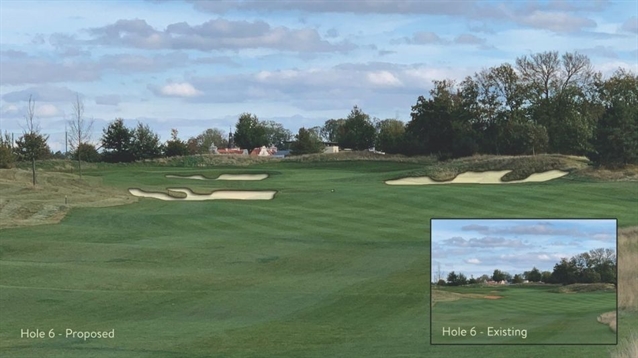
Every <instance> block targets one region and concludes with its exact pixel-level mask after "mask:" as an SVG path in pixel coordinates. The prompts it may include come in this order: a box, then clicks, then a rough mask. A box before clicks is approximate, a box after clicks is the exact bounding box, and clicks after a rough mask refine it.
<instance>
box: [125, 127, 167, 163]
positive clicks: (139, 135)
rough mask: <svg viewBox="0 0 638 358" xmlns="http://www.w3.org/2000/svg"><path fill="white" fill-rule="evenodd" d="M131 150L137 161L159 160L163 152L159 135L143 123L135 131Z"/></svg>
mask: <svg viewBox="0 0 638 358" xmlns="http://www.w3.org/2000/svg"><path fill="white" fill-rule="evenodd" d="M131 149H132V152H133V156H134V158H135V159H136V160H142V159H152V158H159V157H161V156H162V151H163V150H162V149H163V148H162V146H161V144H160V138H159V136H158V135H157V133H155V132H153V130H152V129H151V128H150V127H149V126H148V125H147V124H146V125H145V124H142V123H138V124H137V128H135V129H134V130H133V141H132V145H131Z"/></svg>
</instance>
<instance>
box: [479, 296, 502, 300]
mask: <svg viewBox="0 0 638 358" xmlns="http://www.w3.org/2000/svg"><path fill="white" fill-rule="evenodd" d="M483 298H487V299H488V300H500V299H501V298H503V296H484V297H483Z"/></svg>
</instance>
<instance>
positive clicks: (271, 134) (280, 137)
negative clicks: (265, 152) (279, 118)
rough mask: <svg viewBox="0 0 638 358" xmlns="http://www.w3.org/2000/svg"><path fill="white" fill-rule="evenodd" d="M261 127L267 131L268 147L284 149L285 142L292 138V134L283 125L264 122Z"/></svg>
mask: <svg viewBox="0 0 638 358" xmlns="http://www.w3.org/2000/svg"><path fill="white" fill-rule="evenodd" d="M261 125H262V126H263V127H264V129H265V131H266V138H267V141H268V145H274V146H275V147H277V148H283V147H284V145H285V144H284V142H287V141H289V140H290V139H291V138H292V132H290V130H288V129H286V128H284V126H283V125H282V124H281V123H277V122H275V121H264V122H261Z"/></svg>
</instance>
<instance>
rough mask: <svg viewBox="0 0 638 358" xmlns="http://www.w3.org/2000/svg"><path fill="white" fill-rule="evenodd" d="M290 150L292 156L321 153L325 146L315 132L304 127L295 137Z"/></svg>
mask: <svg viewBox="0 0 638 358" xmlns="http://www.w3.org/2000/svg"><path fill="white" fill-rule="evenodd" d="M290 149H291V153H290V154H292V155H301V154H312V153H321V152H322V151H323V144H322V143H321V141H320V139H319V137H318V136H317V135H316V134H315V133H314V132H311V131H310V130H307V129H306V128H303V127H302V128H299V133H298V134H297V135H296V136H295V141H294V142H293V143H292V144H291V146H290Z"/></svg>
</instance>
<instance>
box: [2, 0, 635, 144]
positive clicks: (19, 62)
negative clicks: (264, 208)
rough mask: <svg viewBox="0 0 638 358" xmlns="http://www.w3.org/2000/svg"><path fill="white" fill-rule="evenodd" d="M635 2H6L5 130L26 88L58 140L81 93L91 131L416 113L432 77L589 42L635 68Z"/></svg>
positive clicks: (192, 130)
mask: <svg viewBox="0 0 638 358" xmlns="http://www.w3.org/2000/svg"><path fill="white" fill-rule="evenodd" d="M637 18H638V3H637V2H636V1H635V0H630V1H604V0H595V1H555V0H552V1H471V0H466V1H426V0H423V1H411V0H390V1H386V0H376V1H368V0H357V1H352V0H341V1H301V0H296V1H291V0H270V1H257V2H256V1H162V0H149V1H56V0H50V1H43V2H39V1H23V0H20V1H11V0H2V2H0V27H1V29H0V30H1V31H0V46H1V49H0V56H1V57H0V60H1V65H0V80H1V81H0V114H1V123H0V127H1V128H0V129H1V130H3V131H5V130H7V131H9V132H15V133H16V135H17V134H18V133H20V132H21V127H20V123H21V121H22V120H23V117H24V114H25V113H26V100H27V99H28V98H29V95H33V97H34V98H35V99H36V114H37V118H38V119H39V121H40V126H41V128H42V131H43V132H45V133H47V134H49V135H50V141H49V144H50V146H51V148H52V149H53V150H58V149H63V148H64V145H63V142H64V123H65V121H66V120H68V119H69V118H70V113H71V108H72V107H71V102H72V101H73V98H74V96H75V93H79V94H80V96H81V97H82V99H83V101H84V105H85V115H86V117H87V118H93V119H94V120H95V125H94V131H95V133H94V135H93V140H94V141H97V140H99V137H100V136H101V130H102V128H104V127H105V126H106V125H107V123H108V122H110V121H112V120H113V119H115V118H118V117H121V118H124V120H125V123H127V124H128V125H130V126H133V125H135V124H136V123H137V122H138V121H141V122H144V123H147V124H149V125H150V126H151V127H152V128H154V129H155V130H156V131H157V132H158V133H159V134H160V136H161V137H162V139H163V140H166V139H168V138H169V133H170V129H171V128H177V129H178V130H179V132H180V137H181V138H182V139H187V138H188V137H190V136H193V135H196V134H198V133H200V132H202V131H203V130H205V129H206V128H211V127H217V128H220V129H223V130H225V131H228V128H229V127H231V126H234V124H235V122H236V120H237V118H238V116H239V114H241V113H242V112H251V113H254V114H256V115H257V116H258V117H259V118H260V119H262V120H275V121H278V122H280V123H282V124H283V125H284V126H285V127H286V128H288V129H290V130H292V131H293V132H296V131H297V130H298V129H299V128H300V127H312V126H315V125H322V124H323V123H324V122H325V121H326V120H327V119H330V118H343V117H345V116H347V115H348V113H349V112H350V109H351V108H352V106H353V105H358V106H359V107H361V108H362V109H363V110H364V112H366V113H368V114H370V115H371V116H372V117H377V118H380V119H385V118H398V119H400V120H403V121H408V120H409V118H410V107H411V106H412V105H414V104H415V103H416V100H417V98H418V96H420V95H427V93H428V91H429V90H430V89H431V87H432V80H435V79H437V80H440V79H446V78H449V79H455V80H457V81H461V80H462V79H463V78H464V77H465V76H467V75H472V74H473V73H474V72H476V71H480V70H481V69H483V68H489V67H491V66H497V65H499V64H502V63H504V62H509V63H512V64H513V63H514V61H515V59H516V58H517V57H520V56H523V55H526V54H532V53H538V52H544V51H559V52H560V53H564V52H566V51H569V52H572V51H579V52H581V53H584V54H587V55H588V56H589V57H590V59H591V61H592V64H593V65H594V67H595V68H596V69H597V70H599V71H601V72H603V73H604V74H606V75H609V74H611V73H612V72H613V71H614V70H615V69H617V68H618V67H623V68H627V69H630V70H633V71H634V72H638V23H637V21H638V20H637Z"/></svg>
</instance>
